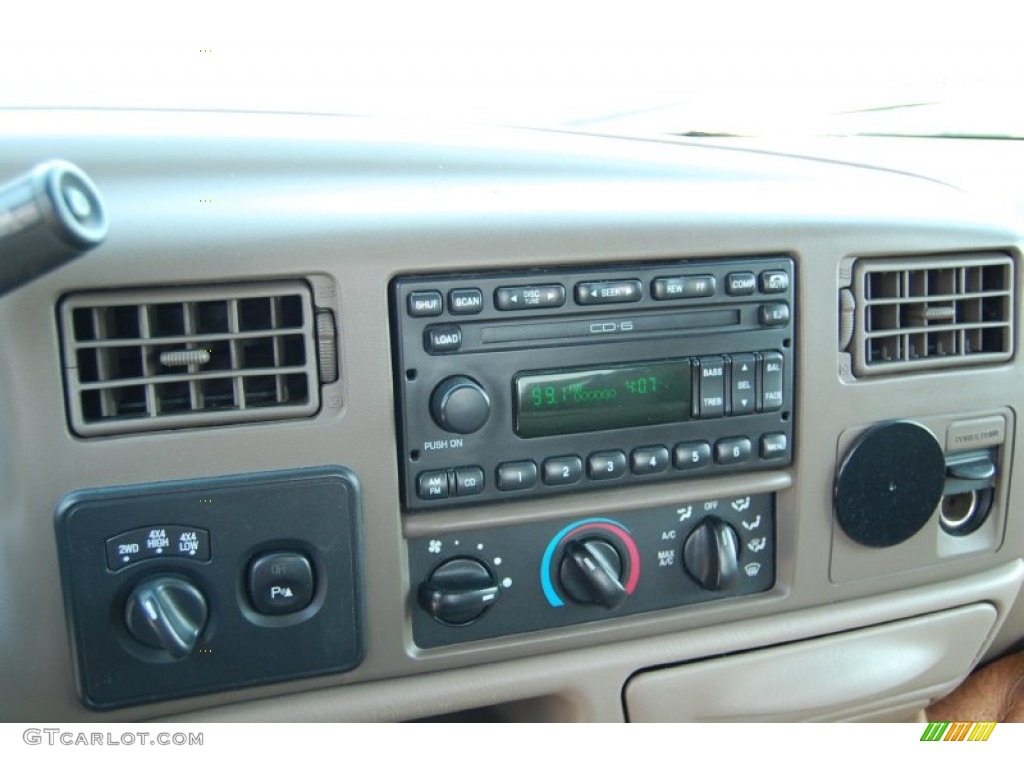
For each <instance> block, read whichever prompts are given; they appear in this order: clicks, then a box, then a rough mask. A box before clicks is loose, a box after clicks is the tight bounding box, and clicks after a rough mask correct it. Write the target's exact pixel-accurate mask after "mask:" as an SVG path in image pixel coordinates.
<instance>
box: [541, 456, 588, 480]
mask: <svg viewBox="0 0 1024 768" xmlns="http://www.w3.org/2000/svg"><path fill="white" fill-rule="evenodd" d="M542 472H543V474H542V478H543V480H544V485H572V484H574V483H578V482H579V481H580V479H581V478H582V477H583V461H582V460H581V459H580V457H579V456H558V457H557V458H553V459H547V460H546V461H545V462H544V468H543V471H542Z"/></svg>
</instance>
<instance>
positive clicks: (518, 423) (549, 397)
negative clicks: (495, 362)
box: [515, 360, 693, 437]
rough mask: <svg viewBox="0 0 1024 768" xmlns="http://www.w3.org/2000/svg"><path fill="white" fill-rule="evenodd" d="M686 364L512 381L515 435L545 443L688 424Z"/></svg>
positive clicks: (563, 372)
mask: <svg viewBox="0 0 1024 768" xmlns="http://www.w3.org/2000/svg"><path fill="white" fill-rule="evenodd" d="M692 389H693V387H692V384H691V379H690V361H689V360H668V361H664V362H653V363H637V364H633V365H620V366H605V367H602V368H573V369H564V368H563V369H555V370H550V371H531V372H529V373H521V374H519V375H517V376H516V378H515V393H516V413H515V432H516V434H517V435H519V436H520V437H548V436H551V435H568V434H573V433H575V432H596V431H597V430H601V429H618V428H621V427H644V426H649V425H652V424H668V423H672V422H678V421H688V420H689V419H690V418H691V412H692V410H691V400H692Z"/></svg>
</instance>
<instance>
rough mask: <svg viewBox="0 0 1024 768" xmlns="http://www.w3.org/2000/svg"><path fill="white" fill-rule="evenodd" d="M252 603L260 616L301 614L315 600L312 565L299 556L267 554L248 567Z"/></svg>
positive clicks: (306, 558)
mask: <svg viewBox="0 0 1024 768" xmlns="http://www.w3.org/2000/svg"><path fill="white" fill-rule="evenodd" d="M247 582H248V586H249V599H250V600H251V601H252V605H253V607H254V608H255V609H256V610H257V611H259V612H260V613H263V614H267V615H270V616H278V615H281V614H284V613H295V612H296V611H301V610H302V609H303V608H305V607H306V606H307V605H309V604H310V602H312V600H313V589H314V580H313V565H312V564H311V563H310V562H309V558H308V557H306V556H305V555H303V554H300V553H299V552H268V553H266V554H263V555H260V556H259V557H257V558H256V559H255V560H253V561H252V562H251V563H250V564H249V574H248V579H247Z"/></svg>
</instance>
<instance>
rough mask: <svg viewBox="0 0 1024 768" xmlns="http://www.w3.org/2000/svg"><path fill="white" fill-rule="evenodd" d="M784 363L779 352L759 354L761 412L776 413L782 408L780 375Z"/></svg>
mask: <svg viewBox="0 0 1024 768" xmlns="http://www.w3.org/2000/svg"><path fill="white" fill-rule="evenodd" d="M783 366H784V362H783V359H782V353H781V352H762V353H761V410H762V411H777V410H779V408H781V407H782V404H783V401H784V398H783V391H782V374H783V370H784V368H783Z"/></svg>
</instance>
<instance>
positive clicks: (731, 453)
mask: <svg viewBox="0 0 1024 768" xmlns="http://www.w3.org/2000/svg"><path fill="white" fill-rule="evenodd" d="M752 452H753V446H752V445H751V444H750V438H749V437H727V438H726V439H724V440H719V441H718V442H717V443H715V463H716V464H743V463H744V462H746V461H749V460H750V456H751V453H752Z"/></svg>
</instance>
